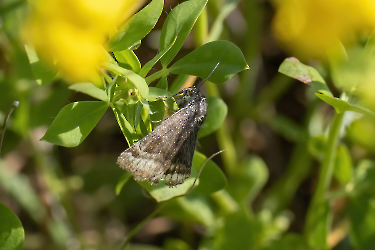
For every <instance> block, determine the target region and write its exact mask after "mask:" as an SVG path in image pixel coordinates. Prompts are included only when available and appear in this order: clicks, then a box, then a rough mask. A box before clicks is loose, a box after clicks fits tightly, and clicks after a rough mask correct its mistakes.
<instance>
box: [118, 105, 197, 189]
mask: <svg viewBox="0 0 375 250" xmlns="http://www.w3.org/2000/svg"><path fill="white" fill-rule="evenodd" d="M195 108H196V106H195V105H188V106H187V107H185V108H182V109H180V110H178V111H177V112H176V113H174V114H173V115H172V116H170V117H169V118H168V119H166V120H165V121H163V122H162V123H161V124H160V125H159V126H157V127H156V128H155V130H154V131H152V132H151V133H149V134H148V135H147V136H145V137H144V138H143V139H142V140H140V141H139V142H137V143H135V144H134V145H133V146H132V147H130V148H128V149H127V150H125V151H124V152H123V153H121V155H120V156H119V157H118V159H117V164H119V165H120V167H122V168H124V169H125V170H126V171H128V172H130V173H132V174H133V175H134V179H136V180H139V181H143V180H147V181H149V182H150V183H151V184H156V183H158V182H159V180H163V179H166V185H168V186H175V185H177V184H182V183H183V182H184V180H185V179H187V178H188V177H189V176H190V169H191V164H192V158H193V154H194V149H195V144H196V140H197V131H195V129H196V128H195V125H194V118H195V114H196V110H195ZM198 129H199V128H198Z"/></svg>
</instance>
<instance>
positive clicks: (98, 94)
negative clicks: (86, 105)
mask: <svg viewBox="0 0 375 250" xmlns="http://www.w3.org/2000/svg"><path fill="white" fill-rule="evenodd" d="M69 89H72V90H75V91H79V92H82V93H85V94H87V95H89V96H92V97H94V98H96V99H99V100H102V101H105V102H106V101H108V97H107V95H106V93H105V91H104V90H102V89H99V88H98V87H96V86H95V85H94V84H92V83H90V82H83V83H76V84H73V85H70V86H69Z"/></svg>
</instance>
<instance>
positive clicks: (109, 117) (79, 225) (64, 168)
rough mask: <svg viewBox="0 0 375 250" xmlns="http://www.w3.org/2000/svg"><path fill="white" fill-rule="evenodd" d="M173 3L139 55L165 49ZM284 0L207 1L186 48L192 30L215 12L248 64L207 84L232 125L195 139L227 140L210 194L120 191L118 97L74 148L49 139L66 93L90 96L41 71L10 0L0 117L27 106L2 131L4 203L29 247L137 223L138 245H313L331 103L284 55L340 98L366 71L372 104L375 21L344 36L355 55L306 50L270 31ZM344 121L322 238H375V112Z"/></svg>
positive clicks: (219, 35)
mask: <svg viewBox="0 0 375 250" xmlns="http://www.w3.org/2000/svg"><path fill="white" fill-rule="evenodd" d="M288 2H290V3H291V2H293V1H288ZM335 3H336V4H340V1H335ZM177 4H179V1H175V0H166V1H165V5H164V12H163V13H162V15H161V18H160V20H159V22H158V24H157V25H156V27H155V29H154V30H153V31H151V33H150V34H149V35H148V36H147V37H146V38H145V39H144V40H143V41H142V45H141V46H140V47H139V48H138V49H136V50H135V53H136V54H137V56H138V58H139V59H140V62H141V63H142V65H144V64H145V63H146V62H148V61H149V60H151V59H152V58H153V57H154V56H155V55H156V53H157V48H158V44H157V41H158V37H159V35H160V29H161V27H162V24H163V22H164V20H165V18H166V17H167V14H168V12H170V9H171V8H174V7H175V6H176V5H177ZM278 4H279V2H278V1H274V2H271V1H255V0H242V1H235V0H232V1H229V0H228V1H224V0H223V1H219V0H209V2H208V4H207V6H206V9H205V12H204V13H203V14H204V15H206V16H205V19H203V20H205V21H204V23H203V24H202V23H201V22H200V20H198V22H197V24H196V26H195V28H194V29H193V32H192V33H191V34H190V36H189V37H188V39H187V40H186V42H185V44H184V46H183V48H182V50H181V51H180V53H179V55H178V57H179V58H181V57H183V56H184V55H186V54H187V53H189V52H191V51H192V50H193V49H195V48H196V47H197V46H196V43H195V42H194V41H195V40H194V39H195V38H197V36H194V34H195V33H194V32H196V33H198V31H196V29H198V28H202V26H205V25H207V27H208V30H209V31H210V32H209V38H210V39H211V40H228V41H231V42H233V43H234V44H236V45H237V46H239V47H240V49H241V50H242V52H243V53H244V55H245V58H246V61H247V62H248V65H249V66H250V69H249V70H247V71H245V72H241V73H240V74H238V75H236V76H234V77H233V78H232V79H230V80H229V81H227V82H226V83H225V84H223V85H220V86H218V93H213V92H212V88H210V86H209V85H208V86H206V88H205V87H204V88H203V89H202V92H204V94H206V95H212V94H215V95H218V96H220V97H221V98H222V99H223V100H224V101H225V103H226V104H227V105H228V115H227V118H226V121H225V124H224V125H223V126H222V127H221V128H220V129H219V130H218V131H217V132H216V134H211V135H209V136H207V137H204V138H202V139H201V140H200V141H199V146H198V148H197V150H198V151H200V152H202V153H204V154H205V155H206V156H210V155H212V154H213V153H215V152H217V151H219V150H220V149H226V152H224V153H223V154H222V155H219V156H217V157H215V158H214V159H213V160H214V161H215V162H216V163H217V164H218V165H219V166H220V167H221V168H222V169H223V171H224V173H225V174H226V176H227V178H228V185H227V187H226V188H225V189H224V190H221V191H219V192H216V193H214V194H210V195H194V196H186V197H181V198H174V199H172V200H169V201H167V202H162V203H159V204H158V203H157V202H156V201H155V200H153V199H152V198H151V197H150V196H149V195H148V194H147V193H146V192H145V191H144V190H143V188H142V187H141V186H140V185H138V184H137V183H136V182H135V181H134V180H129V181H128V182H127V183H126V184H125V186H124V188H123V189H122V191H121V193H120V194H119V195H116V192H115V187H116V184H117V182H118V181H119V179H120V177H121V176H122V174H123V173H124V172H123V170H122V169H120V168H119V167H118V166H117V165H116V159H117V157H118V156H119V155H120V153H121V152H122V151H124V150H125V149H126V148H127V143H126V140H125V139H124V137H123V135H122V133H121V131H120V129H119V127H118V124H117V123H116V120H115V117H114V115H113V113H112V112H111V110H108V111H107V112H106V113H105V115H104V116H103V118H102V119H101V120H100V122H99V123H98V125H97V126H96V127H95V129H94V130H93V131H92V132H91V133H90V135H89V136H88V137H87V138H86V140H85V141H84V142H83V143H82V144H81V145H79V146H78V147H75V148H64V147H58V146H55V145H52V144H49V143H47V142H42V141H39V140H40V138H41V137H42V136H43V135H44V133H45V132H46V130H47V128H48V126H49V125H50V124H51V123H52V121H53V119H54V117H56V115H57V114H58V112H59V111H60V110H61V109H62V107H63V106H65V105H67V104H69V103H71V102H74V101H80V100H94V99H93V98H92V97H90V96H87V95H84V94H82V93H79V92H75V91H72V90H69V89H68V87H69V85H68V84H66V83H65V82H64V81H63V80H55V81H53V82H52V83H51V84H48V85H43V86H40V85H38V84H37V83H36V81H35V80H34V77H33V74H32V71H31V69H30V64H29V61H28V58H27V56H26V53H25V49H24V46H23V44H22V42H21V40H20V38H19V27H20V26H21V25H22V22H23V21H24V20H25V16H26V15H27V8H28V6H27V5H28V3H27V1H24V0H2V1H1V2H0V15H1V19H0V122H1V123H2V121H3V120H4V118H5V116H6V114H7V112H8V111H9V109H10V107H11V105H12V102H13V101H15V100H17V101H19V102H20V105H19V107H18V108H16V109H15V110H14V112H13V114H12V116H11V118H10V121H9V123H8V129H7V131H6V134H5V137H4V142H3V147H2V152H1V159H0V202H1V203H3V204H6V205H7V206H8V207H10V208H11V209H12V210H13V212H14V213H15V214H16V215H17V216H18V217H19V218H20V220H21V222H22V225H23V227H24V230H25V242H24V246H23V248H22V249H25V250H34V249H69V250H76V249H120V248H121V246H122V244H123V242H124V240H125V239H126V238H127V237H128V236H129V235H132V234H133V233H135V235H134V236H133V237H132V238H131V240H130V242H131V244H130V245H129V249H171V250H172V249H181V250H185V249H202V250H203V249H278V250H282V249H317V248H318V247H316V246H317V245H316V244H315V243H311V238H314V236H311V235H309V234H312V233H311V231H309V230H308V229H306V228H305V227H306V224H307V223H306V216H307V213H308V208H309V204H310V203H311V200H312V197H313V194H314V191H315V188H316V186H317V182H318V175H319V169H320V167H321V165H322V161H323V159H324V157H325V153H326V151H327V148H326V147H327V143H328V142H327V138H328V134H329V128H330V127H331V126H332V125H330V123H331V119H332V117H333V116H334V114H335V109H334V108H333V107H331V106H329V105H328V104H326V103H324V102H323V101H321V100H320V99H318V98H317V97H316V96H315V95H314V91H313V90H312V89H311V88H310V87H309V85H307V84H303V83H301V82H299V81H297V80H294V79H292V78H289V77H287V76H285V75H282V74H280V73H278V68H279V66H280V64H281V63H282V62H283V61H284V59H285V58H287V57H289V56H296V57H298V58H300V59H301V61H302V62H304V63H306V64H310V65H312V66H314V67H315V68H316V69H317V70H318V71H319V73H320V74H321V75H322V77H323V78H324V79H325V81H326V83H327V85H328V86H329V88H330V90H331V91H332V93H333V94H334V96H336V97H340V95H341V94H342V93H343V92H345V90H347V89H350V90H351V89H352V88H353V87H352V85H350V86H349V87H348V85H345V81H344V80H347V79H354V80H353V81H359V82H364V83H366V84H367V85H366V86H364V87H363V89H364V91H362V92H361V93H362V94H361V93H360V94H357V95H354V100H356V101H357V100H358V102H356V103H361V104H363V105H364V106H365V107H366V108H367V109H369V111H370V112H373V110H374V106H373V103H372V102H371V100H372V99H373V93H374V92H373V91H371V90H372V86H371V85H372V84H373V83H372V82H371V79H372V75H371V73H370V74H369V76H368V78H363V76H364V73H363V71H361V70H363V67H359V66H358V65H362V64H360V62H358V61H356V59H357V58H358V54H361V53H363V52H362V51H363V47H364V46H365V44H366V42H367V39H368V37H369V35H370V33H365V32H363V34H364V35H363V34H362V36H360V37H359V38H356V40H355V42H353V41H352V42H351V44H350V46H351V47H350V49H349V47H347V51H348V52H347V53H345V54H347V55H349V58H350V59H351V58H354V59H353V60H349V61H350V63H347V64H345V63H341V62H338V63H335V62H332V60H331V61H330V59H322V58H314V57H313V56H311V55H310V54H309V53H306V54H303V53H302V54H301V51H300V50H299V51H297V50H296V51H293V48H290V47H291V46H289V47H288V46H282V45H281V44H283V43H282V42H278V41H279V40H277V39H276V38H275V33H272V27H273V26H272V22H273V20H274V18H275V13H276V12H277V8H278V7H279V5H278ZM360 4H362V1H361V3H360ZM339 11H341V10H339ZM317 15H318V14H317ZM344 16H345V15H344ZM316 18H317V17H316ZM197 27H198V28H197ZM370 31H371V30H370ZM349 32H350V31H349ZM353 32H354V31H353ZM319 39H321V40H324V39H325V37H324V36H322V37H320V38H319ZM284 43H285V41H284ZM366 48H368V47H366ZM356 51H360V52H358V53H357V52H356ZM371 52H373V51H371ZM371 55H372V54H371ZM330 58H331V59H332V57H330ZM369 60H370V59H369ZM373 61H374V60H372V58H371V60H370V61H368V62H371V63H365V65H366V66H368V65H370V66H371V65H373V64H372V62H373ZM366 62H367V61H366ZM332 65H336V67H332ZM337 65H338V66H337ZM160 67H161V66H160V65H159V64H158V65H156V68H158V69H160ZM371 69H372V68H371V67H370V68H369V69H368V71H366V72H372V71H371ZM343 72H345V73H346V74H347V75H345V73H343ZM360 76H362V78H360ZM173 77H174V76H170V79H171V80H173V79H174V78H173ZM343 79H344V80H343ZM369 79H370V80H369ZM356 87H357V89H361V88H360V87H358V86H356ZM347 92H348V91H347ZM363 93H365V94H363ZM361 98H362V99H361ZM361 101H362V102H361ZM340 126H341V130H340V135H339V143H338V144H337V145H335V148H336V146H337V156H336V157H335V162H334V165H335V168H334V170H333V178H332V180H331V179H330V180H329V189H328V190H327V193H326V194H325V198H326V201H327V204H326V203H325V205H327V206H328V210H329V214H328V215H329V216H328V217H327V218H328V219H327V220H324V221H323V222H322V223H323V224H322V227H321V229H319V230H317V232H316V233H317V234H318V235H319V236H317V238H319V237H321V238H323V239H322V240H321V242H324V241H326V244H323V245H324V247H323V248H320V249H324V248H327V249H370V248H369V247H371V246H375V228H374V227H375V199H374V197H375V196H374V194H375V188H374V187H375V170H374V169H375V162H374V156H375V154H374V149H375V130H374V118H373V117H371V116H361V115H360V114H359V113H355V112H346V113H345V116H344V118H343V121H342V123H341V125H340ZM328 191H329V192H328ZM325 205H322V207H324V206H325ZM319 208H321V207H319ZM327 213H328V212H327ZM325 215H327V214H325ZM1 216H2V215H1V214H0V218H1ZM322 216H323V215H322ZM323 217H324V216H323ZM318 218H319V217H318ZM324 218H326V217H324ZM1 219H3V218H1ZM142 222H144V223H142ZM316 223H317V224H319V221H317V222H316ZM324 223H327V224H324ZM132 230H133V231H132ZM129 233H130V234H129ZM318 245H319V244H318Z"/></svg>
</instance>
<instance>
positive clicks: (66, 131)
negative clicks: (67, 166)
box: [41, 101, 108, 147]
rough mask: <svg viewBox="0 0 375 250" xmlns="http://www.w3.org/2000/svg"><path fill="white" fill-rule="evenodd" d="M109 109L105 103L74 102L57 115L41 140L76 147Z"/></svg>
mask: <svg viewBox="0 0 375 250" xmlns="http://www.w3.org/2000/svg"><path fill="white" fill-rule="evenodd" d="M107 108H108V104H107V103H105V102H95V101H93V102H91V101H90V102H74V103H71V104H68V105H66V106H65V107H64V108H63V109H62V110H61V111H60V113H59V114H58V115H57V117H56V118H55V120H54V121H53V122H52V124H51V126H50V127H49V128H48V130H47V132H46V134H45V135H44V136H43V137H42V139H41V140H43V141H47V142H50V143H54V144H57V145H60V146H64V147H76V146H78V145H79V144H81V142H82V141H83V140H84V139H85V138H86V137H87V136H88V135H89V133H90V132H91V130H93V128H94V127H95V125H96V124H97V123H98V122H99V120H100V118H101V117H102V116H103V115H104V113H105V111H106V110H107Z"/></svg>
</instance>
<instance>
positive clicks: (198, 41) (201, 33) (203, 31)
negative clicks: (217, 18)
mask: <svg viewBox="0 0 375 250" xmlns="http://www.w3.org/2000/svg"><path fill="white" fill-rule="evenodd" d="M207 19H208V18H207V9H206V8H204V9H203V11H202V13H201V14H200V16H199V17H198V20H197V22H196V23H195V25H194V38H195V47H197V48H198V47H200V46H201V45H202V44H204V43H205V41H206V37H207V34H208V20H207Z"/></svg>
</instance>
